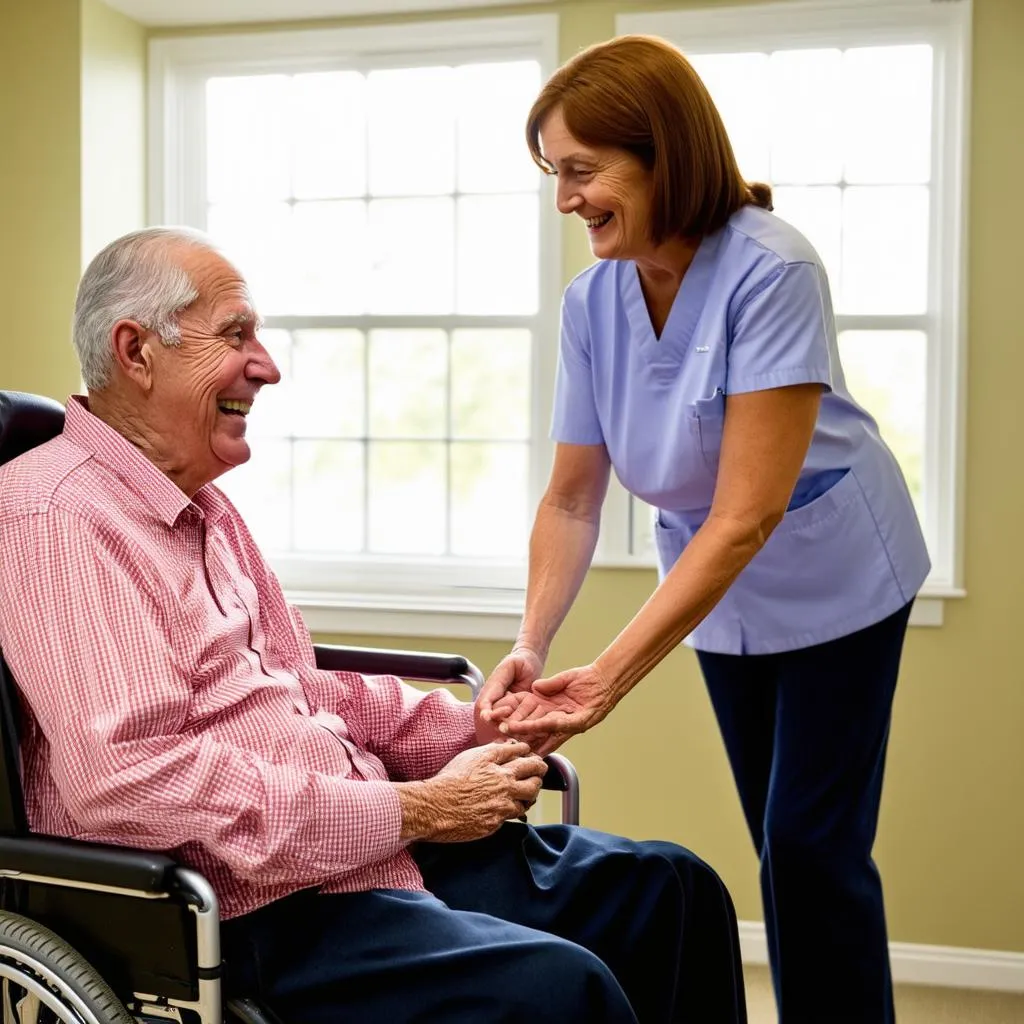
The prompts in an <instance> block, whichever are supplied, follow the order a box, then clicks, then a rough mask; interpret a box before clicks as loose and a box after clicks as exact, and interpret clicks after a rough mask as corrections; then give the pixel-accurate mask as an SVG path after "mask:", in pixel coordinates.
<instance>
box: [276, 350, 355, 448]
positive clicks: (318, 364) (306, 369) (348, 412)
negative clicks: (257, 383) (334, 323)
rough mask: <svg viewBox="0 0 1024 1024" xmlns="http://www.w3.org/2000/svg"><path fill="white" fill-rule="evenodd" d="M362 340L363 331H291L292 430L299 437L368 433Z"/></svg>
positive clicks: (348, 435)
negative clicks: (293, 406)
mask: <svg viewBox="0 0 1024 1024" xmlns="http://www.w3.org/2000/svg"><path fill="white" fill-rule="evenodd" d="M365 356H366V341H365V339H364V337H363V334H362V332H361V331H349V330H308V331H296V332H295V347H294V350H293V355H292V359H293V367H294V369H293V373H294V379H295V390H296V394H297V395H299V396H301V401H298V402H296V403H295V409H294V414H293V423H292V428H291V429H292V431H293V432H294V433H295V434H296V435H297V436H299V437H352V438H361V437H364V436H365V434H366V408H365V406H366V383H365V377H366V368H365Z"/></svg>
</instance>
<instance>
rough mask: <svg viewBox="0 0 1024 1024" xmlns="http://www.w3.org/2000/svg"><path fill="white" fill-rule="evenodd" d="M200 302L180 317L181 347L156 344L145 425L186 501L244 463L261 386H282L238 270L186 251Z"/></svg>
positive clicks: (200, 251) (221, 260)
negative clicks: (249, 419) (258, 334)
mask: <svg viewBox="0 0 1024 1024" xmlns="http://www.w3.org/2000/svg"><path fill="white" fill-rule="evenodd" d="M180 265H181V266H182V268H183V269H184V270H185V271H186V272H187V273H188V274H189V276H190V277H191V279H192V282H193V284H194V285H195V287H196V289H197V290H198V291H199V297H198V298H197V299H196V301H195V302H193V303H192V305H191V306H189V307H188V308H187V309H185V310H184V311H183V312H182V313H181V314H180V315H179V318H178V323H179V326H180V329H181V344H180V346H177V347H175V346H165V345H163V344H162V343H161V342H159V341H157V340H156V339H154V344H153V347H152V349H151V351H152V353H153V362H154V365H153V387H152V391H151V393H150V395H149V398H148V401H147V408H146V418H147V421H148V422H149V426H150V427H151V428H152V429H153V430H154V432H155V435H156V438H159V448H160V450H159V451H158V452H156V453H155V454H157V455H158V456H159V460H158V461H159V463H160V464H161V468H162V469H163V470H164V472H166V473H167V474H168V475H169V476H170V477H171V478H172V479H173V480H174V481H175V483H177V484H178V486H179V487H181V489H182V490H183V491H185V493H186V494H190V495H191V494H194V493H195V492H196V491H197V490H199V488H200V487H202V486H204V485H205V484H208V483H209V482H210V481H211V480H214V479H215V478H216V477H218V476H220V475H221V474H222V473H224V472H226V471H227V470H228V469H230V468H231V467H232V466H238V465H241V464H242V463H243V462H246V461H247V460H248V458H249V455H250V450H249V444H248V442H247V441H246V439H245V426H246V422H245V421H246V416H247V415H248V413H249V409H250V407H251V406H252V403H253V401H254V400H255V398H256V394H257V392H258V391H259V389H260V388H261V387H262V386H263V385H264V384H275V383H277V381H279V380H280V379H281V375H280V373H279V372H278V369H277V367H276V366H275V365H274V361H273V360H272V359H271V358H270V356H269V354H268V353H267V351H266V349H265V348H263V346H262V345H261V344H260V343H259V341H258V340H257V337H256V329H257V327H258V326H259V321H258V318H257V316H256V313H255V311H254V310H253V308H252V300H251V298H250V296H249V289H248V287H247V286H246V283H245V281H244V280H243V279H242V278H241V276H240V275H239V273H238V271H237V270H236V269H235V268H234V267H233V266H232V265H231V264H230V263H228V262H227V260H225V259H224V258H223V257H221V256H219V255H218V254H217V253H214V252H211V251H209V250H204V249H187V250H184V252H183V255H182V257H181V260H180Z"/></svg>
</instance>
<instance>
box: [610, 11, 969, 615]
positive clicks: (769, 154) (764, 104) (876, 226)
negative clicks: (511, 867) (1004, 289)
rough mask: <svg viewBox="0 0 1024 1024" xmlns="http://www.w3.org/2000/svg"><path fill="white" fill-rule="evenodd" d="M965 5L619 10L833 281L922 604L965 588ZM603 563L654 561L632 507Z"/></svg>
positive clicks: (626, 28)
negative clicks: (712, 119)
mask: <svg viewBox="0 0 1024 1024" xmlns="http://www.w3.org/2000/svg"><path fill="white" fill-rule="evenodd" d="M969 23H970V6H969V3H968V2H966V0H962V2H957V0H951V2H946V3H927V2H915V0H911V2H909V3H903V4H899V3H895V4H886V5H884V6H882V5H880V4H878V3H876V2H868V3H863V2H858V3H853V2H841V3H834V2H819V3H782V4H771V5H755V6H752V7H743V8H739V7H731V8H716V9H715V10H694V11H671V12H670V11H666V12H661V13H651V14H635V15H622V16H620V17H619V19H618V22H617V26H616V27H617V31H618V32H619V33H629V32H643V33H652V34H656V35H660V36H662V37H664V38H665V39H668V40H669V41H671V42H675V43H676V44H677V45H679V46H680V47H681V49H682V50H683V51H684V52H685V53H686V54H687V56H688V57H689V58H690V59H691V61H692V62H693V64H694V66H695V68H696V69H697V71H698V73H699V74H700V75H701V77H702V78H703V79H704V81H705V83H706V84H707V86H708V89H709V91H710V92H711V94H712V96H713V98H714V100H715V102H716V104H717V106H718V108H719V110H720V112H721V114H722V118H723V120H724V121H725V125H726V128H727V129H728V131H729V134H730V137H731V139H732V142H733V147H734V150H735V152H736V155H737V159H738V161H739V164H740V169H741V171H742V172H743V174H744V176H745V177H746V178H747V179H748V180H760V181H768V182H770V183H771V184H772V185H773V187H774V192H775V211H776V213H777V214H778V215H779V216H780V217H783V218H784V219H786V220H788V221H790V222H791V223H792V224H793V225H794V226H796V227H797V228H799V229H800V230H801V231H802V232H803V233H804V234H805V235H806V236H807V237H808V238H809V240H810V241H811V242H812V244H813V245H814V246H815V247H816V249H817V250H818V252H819V254H820V255H821V257H822V260H823V262H824V264H825V267H826V269H827V271H828V276H829V282H830V285H831V289H832V295H833V302H834V306H835V310H836V321H837V329H838V333H839V346H840V350H841V355H842V360H843V365H844V369H845V372H846V376H847V380H848V384H849V387H850V390H851V392H852V394H853V396H854V398H856V399H857V400H858V401H859V402H861V404H863V405H864V406H866V407H867V408H868V410H869V411H870V412H871V413H872V414H873V415H874V416H875V417H876V419H877V420H878V422H879V425H880V429H881V432H882V435H883V437H884V438H885V440H886V441H887V442H888V444H889V445H890V447H891V448H892V449H893V450H894V452H895V453H896V455H897V457H898V459H899V461H900V463H901V465H902V467H903V471H904V473H905V475H906V477H907V480H908V483H909V485H910V487H911V490H912V491H913V494H914V500H915V503H916V505H917V508H918V512H919V515H920V517H921V520H922V523H923V525H924V529H925V534H926V536H927V540H928V546H929V550H930V552H931V556H932V562H933V571H932V575H931V577H930V579H929V581H928V583H927V584H926V589H925V594H926V595H927V594H929V593H931V594H933V595H936V596H950V595H952V594H954V593H956V592H957V591H956V587H957V585H958V583H959V576H960V574H959V570H958V558H957V555H958V552H957V520H958V516H957V482H958V480H959V479H960V470H959V451H960V447H961V446H960V444H959V436H960V417H961V415H962V401H963V397H962V389H961V363H962V353H961V345H962V333H963V328H962V318H963V309H962V301H961V296H962V294H963V271H962V259H963V239H964V231H963V223H962V221H963V215H962V201H963V184H962V173H963V172H962V164H963V152H964V138H965V128H964V117H965V111H966V102H965V96H964V91H965V88H966V86H965V82H966V71H965V61H966V55H967V52H968V38H967V36H968V28H969ZM609 511H610V519H611V521H610V523H609V524H606V525H608V526H609V529H608V530H607V535H608V540H607V544H608V547H606V549H605V555H606V557H607V558H609V559H616V558H618V559H622V560H627V561H628V560H629V559H630V558H632V559H634V560H637V561H643V560H645V559H650V558H651V537H650V525H649V524H650V519H649V516H648V515H647V514H646V512H645V511H644V510H643V509H641V508H639V507H637V503H634V502H630V501H628V500H626V499H624V498H622V497H621V496H620V497H619V499H618V500H617V501H615V502H612V503H611V507H610V510H609Z"/></svg>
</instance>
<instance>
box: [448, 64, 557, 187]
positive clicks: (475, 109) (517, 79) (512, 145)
mask: <svg viewBox="0 0 1024 1024" xmlns="http://www.w3.org/2000/svg"><path fill="white" fill-rule="evenodd" d="M540 86H541V80H540V65H539V64H538V63H537V62H536V61H518V62H516V63H504V64H467V65H464V66H463V67H460V68H457V69H456V70H455V95H456V96H457V97H458V115H457V117H458V172H459V190H460V191H462V192H515V191H519V190H523V189H536V188H538V187H539V184H540V170H539V168H538V167H537V166H536V165H535V164H534V162H533V160H531V159H530V154H529V151H528V150H527V148H526V146H525V144H524V143H523V126H524V125H525V124H526V115H527V114H528V113H529V110H530V106H531V104H532V103H533V101H534V98H535V97H536V95H537V93H538V92H539V91H540Z"/></svg>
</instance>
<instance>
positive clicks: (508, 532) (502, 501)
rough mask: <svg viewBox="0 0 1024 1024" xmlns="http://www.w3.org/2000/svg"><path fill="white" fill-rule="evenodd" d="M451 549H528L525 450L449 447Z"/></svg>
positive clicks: (512, 552) (514, 552)
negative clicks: (450, 460) (450, 465)
mask: <svg viewBox="0 0 1024 1024" xmlns="http://www.w3.org/2000/svg"><path fill="white" fill-rule="evenodd" d="M451 458H452V553H453V554H455V555H484V556H488V555H489V556H499V555H505V556H512V557H520V556H521V555H522V553H523V551H524V550H525V549H526V522H527V502H528V487H527V480H528V464H529V448H528V447H527V446H526V445H525V444H474V443H472V442H463V443H460V444H453V445H452V454H451Z"/></svg>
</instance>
